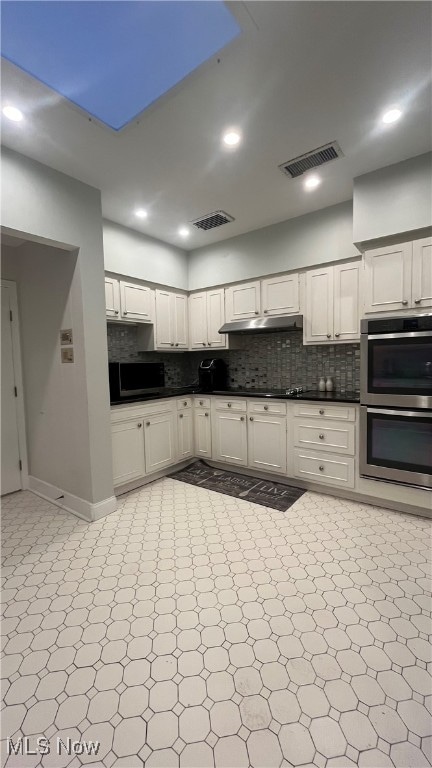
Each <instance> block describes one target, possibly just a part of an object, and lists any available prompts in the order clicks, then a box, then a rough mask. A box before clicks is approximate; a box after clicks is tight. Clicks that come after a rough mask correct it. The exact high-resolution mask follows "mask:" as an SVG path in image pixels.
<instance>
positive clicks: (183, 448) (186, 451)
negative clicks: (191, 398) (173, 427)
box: [177, 409, 194, 461]
mask: <svg viewBox="0 0 432 768" xmlns="http://www.w3.org/2000/svg"><path fill="white" fill-rule="evenodd" d="M192 413H193V412H192V409H189V410H182V411H180V412H179V413H178V414H177V447H178V455H177V458H178V460H179V461H184V459H188V458H190V456H193V455H194V450H193V448H194V441H193V418H192Z"/></svg>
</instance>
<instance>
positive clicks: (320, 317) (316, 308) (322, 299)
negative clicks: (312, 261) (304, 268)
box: [304, 267, 333, 344]
mask: <svg viewBox="0 0 432 768" xmlns="http://www.w3.org/2000/svg"><path fill="white" fill-rule="evenodd" d="M332 339H333V268H332V267H324V268H323V269H314V270H311V271H310V272H306V316H305V329H304V340H305V342H306V343H309V344H317V343H319V342H323V341H325V342H327V343H328V342H329V341H331V340H332Z"/></svg>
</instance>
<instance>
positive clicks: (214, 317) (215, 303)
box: [207, 288, 227, 348]
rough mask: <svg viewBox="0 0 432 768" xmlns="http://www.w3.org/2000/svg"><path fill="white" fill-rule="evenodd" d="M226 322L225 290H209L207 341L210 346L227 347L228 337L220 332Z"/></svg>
mask: <svg viewBox="0 0 432 768" xmlns="http://www.w3.org/2000/svg"><path fill="white" fill-rule="evenodd" d="M224 322H225V291H224V289H223V288H218V289H217V290H214V291H207V342H208V345H209V347H214V348H217V347H226V346H227V337H226V334H224V333H219V328H221V327H222V325H223V324H224Z"/></svg>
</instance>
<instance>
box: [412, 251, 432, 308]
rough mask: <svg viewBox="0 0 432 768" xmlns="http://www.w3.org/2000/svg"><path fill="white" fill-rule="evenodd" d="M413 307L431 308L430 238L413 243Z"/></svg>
mask: <svg viewBox="0 0 432 768" xmlns="http://www.w3.org/2000/svg"><path fill="white" fill-rule="evenodd" d="M412 294H413V306H414V307H416V308H417V307H418V308H419V309H421V308H422V307H432V237H424V238H422V239H421V240H415V241H414V243H413V273H412Z"/></svg>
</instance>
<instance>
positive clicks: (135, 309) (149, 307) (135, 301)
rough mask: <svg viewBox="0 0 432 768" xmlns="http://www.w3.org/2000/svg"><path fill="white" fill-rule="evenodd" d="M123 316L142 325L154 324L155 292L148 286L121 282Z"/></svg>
mask: <svg viewBox="0 0 432 768" xmlns="http://www.w3.org/2000/svg"><path fill="white" fill-rule="evenodd" d="M120 297H121V316H122V318H126V319H127V320H134V321H135V322H141V323H152V322H153V291H152V289H151V288H148V287H147V286H146V285H140V284H139V283H126V282H124V280H121V281H120Z"/></svg>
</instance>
